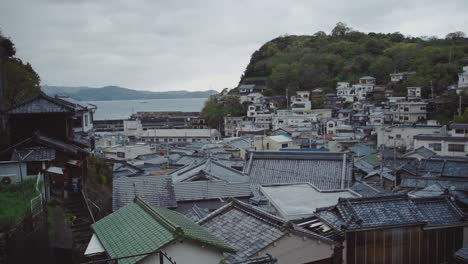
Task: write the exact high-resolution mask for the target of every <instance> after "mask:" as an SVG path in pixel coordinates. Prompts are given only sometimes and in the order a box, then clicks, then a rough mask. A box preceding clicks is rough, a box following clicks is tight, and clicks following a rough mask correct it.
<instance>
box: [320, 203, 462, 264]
mask: <svg viewBox="0 0 468 264" xmlns="http://www.w3.org/2000/svg"><path fill="white" fill-rule="evenodd" d="M317 216H318V218H319V219H320V220H322V222H323V223H325V224H326V225H327V226H329V227H331V228H333V229H334V230H335V231H336V232H337V233H339V234H340V236H339V237H340V238H338V239H341V240H342V241H343V246H344V251H343V259H344V261H345V263H349V264H353V263H450V261H452V259H453V255H454V253H455V252H456V251H457V250H459V249H460V248H461V247H462V245H463V239H464V237H463V233H464V228H466V226H467V218H466V215H465V214H464V213H463V212H462V211H461V210H460V208H459V207H458V206H457V205H456V204H455V203H454V202H453V201H452V200H451V199H450V198H449V197H447V196H439V197H427V198H409V197H408V196H407V195H390V196H377V197H368V198H347V199H340V200H339V202H338V204H337V205H336V206H332V207H328V208H322V209H319V210H318V211H317Z"/></svg>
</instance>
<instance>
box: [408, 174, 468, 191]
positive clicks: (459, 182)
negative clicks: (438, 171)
mask: <svg viewBox="0 0 468 264" xmlns="http://www.w3.org/2000/svg"><path fill="white" fill-rule="evenodd" d="M435 183H438V184H440V185H442V186H444V187H445V188H446V189H450V190H452V189H453V190H457V191H458V190H460V191H468V180H465V179H447V178H440V177H421V176H411V177H409V176H405V177H402V178H401V183H400V185H399V186H401V187H406V188H416V189H423V188H426V187H429V186H431V185H433V184H435Z"/></svg>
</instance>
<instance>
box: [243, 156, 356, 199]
mask: <svg viewBox="0 0 468 264" xmlns="http://www.w3.org/2000/svg"><path fill="white" fill-rule="evenodd" d="M352 166H353V164H352V160H351V159H350V156H349V155H347V154H345V153H304V152H287V153H286V152H252V153H250V159H249V161H248V165H247V168H246V170H245V172H246V174H247V175H248V176H250V179H251V182H252V183H253V184H254V185H255V184H257V185H258V184H288V183H289V184H290V183H311V184H313V185H315V186H316V187H317V188H319V189H321V190H331V189H344V188H348V187H349V186H350V185H351V181H352Z"/></svg>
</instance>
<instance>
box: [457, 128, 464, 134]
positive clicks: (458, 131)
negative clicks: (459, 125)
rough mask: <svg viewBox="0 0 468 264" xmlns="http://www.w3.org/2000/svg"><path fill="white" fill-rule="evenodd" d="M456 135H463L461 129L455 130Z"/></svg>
mask: <svg viewBox="0 0 468 264" xmlns="http://www.w3.org/2000/svg"><path fill="white" fill-rule="evenodd" d="M455 133H456V134H465V130H463V129H455Z"/></svg>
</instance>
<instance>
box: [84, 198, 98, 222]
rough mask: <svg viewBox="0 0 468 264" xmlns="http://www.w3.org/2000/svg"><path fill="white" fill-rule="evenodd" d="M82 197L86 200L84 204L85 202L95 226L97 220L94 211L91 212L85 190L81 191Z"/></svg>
mask: <svg viewBox="0 0 468 264" xmlns="http://www.w3.org/2000/svg"><path fill="white" fill-rule="evenodd" d="M81 195H82V197H83V200H84V202H85V204H86V208H87V209H88V212H89V215H90V216H91V220H92V221H93V224H94V223H96V220H94V215H93V211H91V208H90V207H89V204H88V196H86V195H85V193H84V190H83V189H82V190H81Z"/></svg>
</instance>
